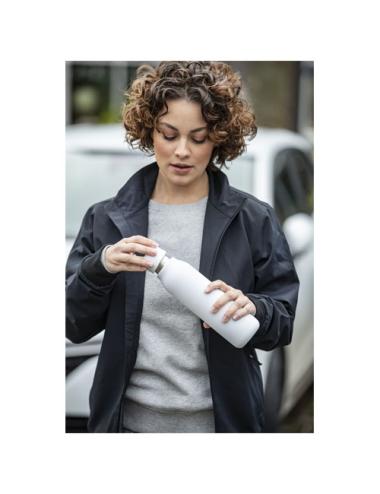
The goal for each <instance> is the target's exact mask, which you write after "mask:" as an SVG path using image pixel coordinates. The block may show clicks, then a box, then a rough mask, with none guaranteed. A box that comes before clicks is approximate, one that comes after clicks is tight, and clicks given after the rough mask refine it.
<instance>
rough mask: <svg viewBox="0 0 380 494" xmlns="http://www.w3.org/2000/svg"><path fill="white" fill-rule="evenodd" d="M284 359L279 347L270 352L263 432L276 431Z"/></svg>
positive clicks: (282, 386)
mask: <svg viewBox="0 0 380 494" xmlns="http://www.w3.org/2000/svg"><path fill="white" fill-rule="evenodd" d="M284 370H285V359H284V352H283V351H282V349H281V348H276V349H275V350H273V351H272V352H271V359H270V363H269V370H268V376H267V381H266V386H265V394H264V417H265V426H264V432H277V431H278V427H279V424H280V409H281V403H282V395H283V390H284Z"/></svg>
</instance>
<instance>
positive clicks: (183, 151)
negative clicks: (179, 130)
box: [174, 139, 190, 159]
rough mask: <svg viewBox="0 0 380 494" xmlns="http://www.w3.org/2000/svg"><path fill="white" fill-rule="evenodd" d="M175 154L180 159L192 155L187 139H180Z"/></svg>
mask: <svg viewBox="0 0 380 494" xmlns="http://www.w3.org/2000/svg"><path fill="white" fill-rule="evenodd" d="M174 154H175V155H176V156H177V157H178V158H180V159H184V158H187V157H188V156H189V155H190V150H189V148H188V146H187V140H186V139H180V140H179V142H178V145H177V147H176V149H175V151H174Z"/></svg>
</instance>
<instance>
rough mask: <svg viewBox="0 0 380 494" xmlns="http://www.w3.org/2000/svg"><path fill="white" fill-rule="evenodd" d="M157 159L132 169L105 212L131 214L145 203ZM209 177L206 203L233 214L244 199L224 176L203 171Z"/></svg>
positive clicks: (127, 215)
mask: <svg viewBox="0 0 380 494" xmlns="http://www.w3.org/2000/svg"><path fill="white" fill-rule="evenodd" d="M158 171H159V168H158V165H157V162H153V163H151V164H149V165H147V166H144V167H143V168H141V169H140V170H139V171H138V172H136V173H135V174H134V175H133V176H132V177H131V178H130V179H129V180H128V181H127V182H126V184H125V185H124V186H123V187H122V188H121V189H120V190H119V192H118V193H117V195H116V196H115V198H114V199H113V200H112V201H111V203H110V204H109V205H108V211H109V212H110V211H115V210H117V209H119V210H120V211H122V213H123V215H124V217H125V218H129V217H130V216H134V215H135V214H136V213H138V211H140V210H141V209H142V208H144V207H146V206H147V205H148V202H149V200H150V198H151V196H152V193H153V189H154V186H155V183H156V179H157V175H158ZM207 174H208V177H209V202H211V203H212V204H213V206H214V207H215V208H216V209H218V210H219V211H220V212H221V213H222V214H224V215H226V216H227V217H233V216H234V215H235V210H236V208H238V207H239V206H240V205H241V203H242V202H243V201H244V198H242V196H241V195H240V194H239V193H238V192H237V191H235V189H233V188H231V187H230V185H229V183H228V178H227V176H226V175H225V173H223V172H222V171H220V170H217V171H210V170H207Z"/></svg>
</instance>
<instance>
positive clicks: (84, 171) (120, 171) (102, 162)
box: [66, 150, 154, 237]
mask: <svg viewBox="0 0 380 494" xmlns="http://www.w3.org/2000/svg"><path fill="white" fill-rule="evenodd" d="M153 161H154V157H147V156H144V155H142V154H139V153H132V152H130V153H127V152H110V151H109V150H107V151H104V152H102V151H98V150H97V151H91V150H88V151H83V152H69V153H67V155H66V236H67V237H75V236H76V235H77V233H78V230H79V227H80V224H81V221H82V218H83V216H84V214H85V213H86V211H87V209H88V208H89V207H90V206H92V205H93V204H94V203H96V202H99V201H103V200H105V199H109V198H110V197H113V196H114V195H115V194H116V193H117V192H118V191H119V190H120V189H121V187H122V186H123V185H124V184H125V182H126V181H127V180H128V179H129V178H130V177H131V176H132V175H133V174H134V173H135V172H136V171H137V170H139V169H140V168H141V167H142V166H144V165H146V164H148V163H150V162H153Z"/></svg>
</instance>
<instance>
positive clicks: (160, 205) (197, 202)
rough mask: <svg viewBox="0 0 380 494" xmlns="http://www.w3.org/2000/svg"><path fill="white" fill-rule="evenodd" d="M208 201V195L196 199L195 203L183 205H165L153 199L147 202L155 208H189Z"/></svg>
mask: <svg viewBox="0 0 380 494" xmlns="http://www.w3.org/2000/svg"><path fill="white" fill-rule="evenodd" d="M207 199H208V195H207V196H204V197H202V198H201V199H198V201H195V202H186V203H184V204H167V203H164V202H158V201H156V200H154V199H150V200H149V203H150V204H151V205H152V206H157V207H173V206H176V207H186V206H187V207H190V206H196V205H197V204H201V203H203V202H206V201H207Z"/></svg>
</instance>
